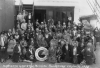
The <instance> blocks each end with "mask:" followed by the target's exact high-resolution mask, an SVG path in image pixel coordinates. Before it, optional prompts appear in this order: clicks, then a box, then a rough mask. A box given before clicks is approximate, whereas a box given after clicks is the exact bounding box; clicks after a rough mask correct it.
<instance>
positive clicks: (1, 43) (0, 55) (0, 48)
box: [0, 33, 8, 63]
mask: <svg viewBox="0 0 100 68" xmlns="http://www.w3.org/2000/svg"><path fill="white" fill-rule="evenodd" d="M7 58H8V54H7V47H6V46H5V38H4V34H2V33H1V36H0V61H1V62H2V63H3V62H5V61H6V59H7Z"/></svg>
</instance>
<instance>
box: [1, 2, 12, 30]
mask: <svg viewBox="0 0 100 68" xmlns="http://www.w3.org/2000/svg"><path fill="white" fill-rule="evenodd" d="M13 27H14V0H0V32H1V31H2V30H8V29H12V28H13Z"/></svg>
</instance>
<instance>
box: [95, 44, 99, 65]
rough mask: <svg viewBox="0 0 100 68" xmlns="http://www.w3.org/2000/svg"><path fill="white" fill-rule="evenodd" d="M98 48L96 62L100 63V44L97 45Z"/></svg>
mask: <svg viewBox="0 0 100 68" xmlns="http://www.w3.org/2000/svg"><path fill="white" fill-rule="evenodd" d="M96 48H97V50H96V51H95V57H96V61H95V62H96V64H97V65H100V45H99V46H97V47H96Z"/></svg>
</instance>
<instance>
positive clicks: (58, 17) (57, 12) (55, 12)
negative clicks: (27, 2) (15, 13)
mask: <svg viewBox="0 0 100 68" xmlns="http://www.w3.org/2000/svg"><path fill="white" fill-rule="evenodd" d="M37 9H38V10H46V20H48V19H49V18H50V17H52V18H53V19H54V21H55V22H57V21H61V22H63V21H64V20H63V19H64V18H65V21H67V19H68V16H71V17H72V20H73V21H74V7H73V6H72V7H68V6H61V7H60V6H35V7H34V10H37ZM64 13H65V14H64ZM69 13H70V15H69Z"/></svg>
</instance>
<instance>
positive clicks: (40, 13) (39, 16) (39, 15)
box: [34, 9, 46, 23]
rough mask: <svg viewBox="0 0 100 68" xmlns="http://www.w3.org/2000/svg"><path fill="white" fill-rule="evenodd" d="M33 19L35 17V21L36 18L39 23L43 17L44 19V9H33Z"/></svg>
mask: <svg viewBox="0 0 100 68" xmlns="http://www.w3.org/2000/svg"><path fill="white" fill-rule="evenodd" d="M34 19H35V21H36V20H37V19H38V21H39V23H41V22H43V21H44V19H46V10H42V9H35V11H34Z"/></svg>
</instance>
